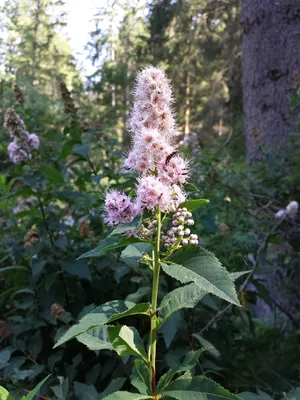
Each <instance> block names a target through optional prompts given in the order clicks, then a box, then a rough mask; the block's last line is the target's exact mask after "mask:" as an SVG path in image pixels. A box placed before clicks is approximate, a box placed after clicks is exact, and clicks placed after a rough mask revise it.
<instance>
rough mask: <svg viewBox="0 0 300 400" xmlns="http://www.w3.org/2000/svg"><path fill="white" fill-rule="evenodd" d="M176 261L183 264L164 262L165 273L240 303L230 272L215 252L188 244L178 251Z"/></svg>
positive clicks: (230, 301)
mask: <svg viewBox="0 0 300 400" xmlns="http://www.w3.org/2000/svg"><path fill="white" fill-rule="evenodd" d="M174 261H175V262H176V263H178V264H182V265H178V264H175V263H174V264H173V263H172V264H165V263H162V268H163V270H164V272H165V273H167V274H168V275H170V276H172V277H173V278H175V279H177V280H179V281H180V282H181V283H189V282H195V283H196V284H197V285H199V286H200V287H201V288H202V289H203V290H205V291H206V292H207V293H212V294H214V295H216V296H218V297H220V298H221V299H224V300H226V301H228V302H229V303H233V304H236V305H240V303H239V300H238V298H237V294H236V290H235V287H234V284H233V281H232V279H231V277H230V274H229V273H228V271H227V270H226V268H224V267H223V266H222V264H221V263H220V261H219V260H218V259H217V257H216V256H215V255H214V254H213V253H211V252H209V251H208V250H206V249H203V248H201V247H199V248H198V247H196V248H193V247H191V246H187V248H186V249H185V248H184V247H183V248H182V249H180V250H179V251H178V253H177V255H176V256H175V257H174Z"/></svg>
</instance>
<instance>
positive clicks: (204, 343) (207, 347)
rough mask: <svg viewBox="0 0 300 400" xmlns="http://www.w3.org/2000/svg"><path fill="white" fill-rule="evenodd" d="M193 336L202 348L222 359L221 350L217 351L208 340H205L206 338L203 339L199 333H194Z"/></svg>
mask: <svg viewBox="0 0 300 400" xmlns="http://www.w3.org/2000/svg"><path fill="white" fill-rule="evenodd" d="M192 336H194V337H195V338H196V339H197V340H198V342H199V343H200V344H201V346H203V347H204V349H205V350H207V351H208V352H209V353H210V354H212V355H213V356H214V357H216V358H219V357H220V355H221V354H220V352H219V350H218V349H216V347H215V346H213V345H212V344H211V343H210V342H209V341H208V340H206V339H204V337H202V336H201V335H199V334H198V333H193V334H192Z"/></svg>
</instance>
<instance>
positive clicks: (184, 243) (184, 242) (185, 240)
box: [181, 239, 189, 246]
mask: <svg viewBox="0 0 300 400" xmlns="http://www.w3.org/2000/svg"><path fill="white" fill-rule="evenodd" d="M181 244H182V245H183V246H185V245H187V244H189V241H188V240H187V239H182V241H181Z"/></svg>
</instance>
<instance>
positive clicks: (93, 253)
mask: <svg viewBox="0 0 300 400" xmlns="http://www.w3.org/2000/svg"><path fill="white" fill-rule="evenodd" d="M118 241H119V239H118V238H116V237H109V238H107V239H105V240H103V241H102V242H101V243H100V245H99V246H97V247H95V248H94V249H92V250H90V251H88V252H87V253H84V254H82V255H81V256H80V257H78V258H77V260H81V259H82V258H93V257H102V256H104V254H105V251H106V250H105V249H106V248H107V247H109V246H112V245H115V244H116V243H118ZM125 246H126V245H125Z"/></svg>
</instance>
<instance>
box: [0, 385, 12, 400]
mask: <svg viewBox="0 0 300 400" xmlns="http://www.w3.org/2000/svg"><path fill="white" fill-rule="evenodd" d="M0 400H13V397H12V396H11V395H10V394H9V393H8V391H7V390H6V389H5V388H4V387H3V386H0Z"/></svg>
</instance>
